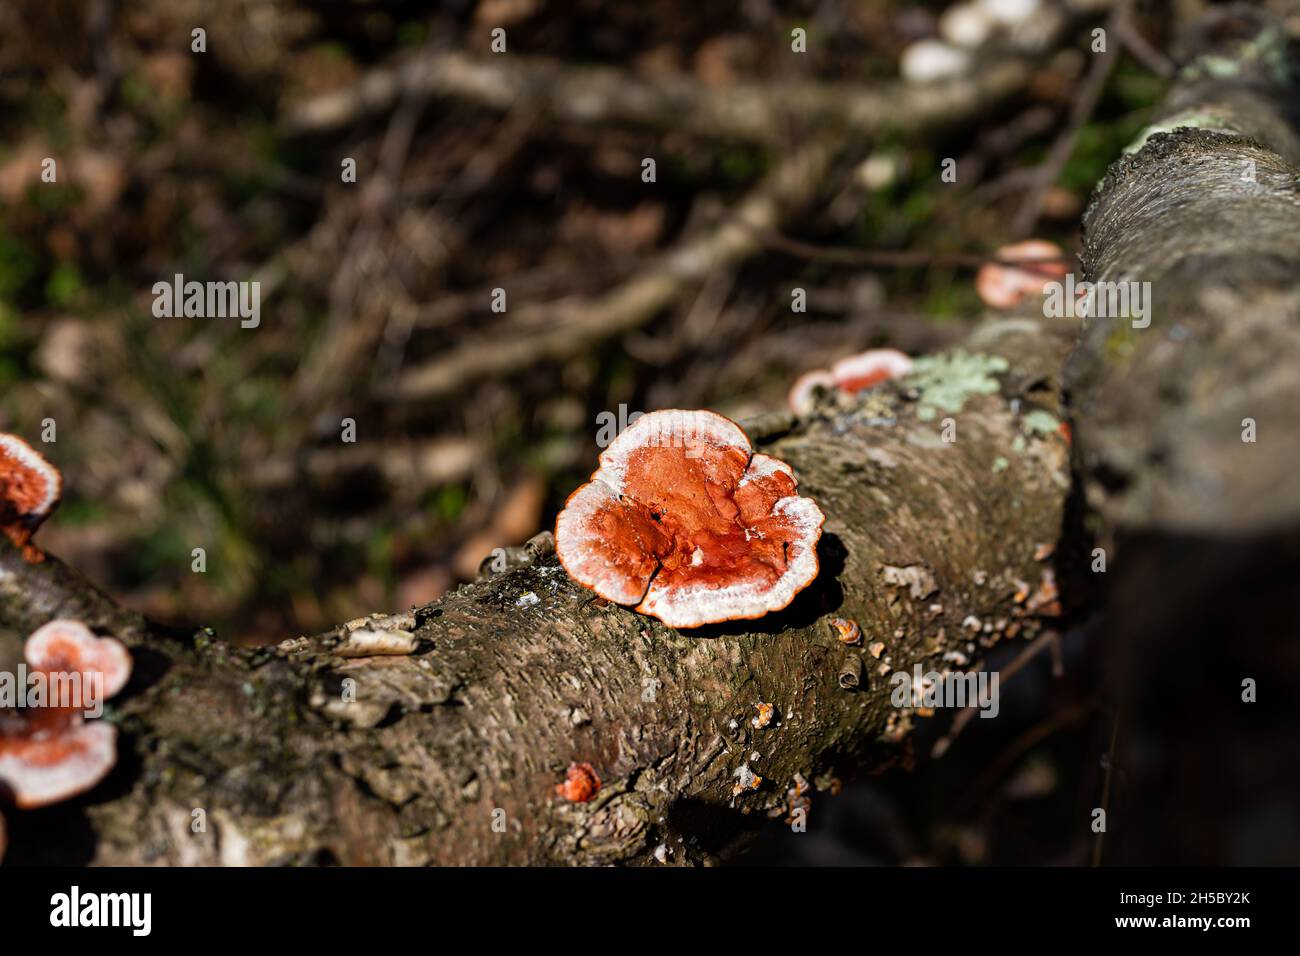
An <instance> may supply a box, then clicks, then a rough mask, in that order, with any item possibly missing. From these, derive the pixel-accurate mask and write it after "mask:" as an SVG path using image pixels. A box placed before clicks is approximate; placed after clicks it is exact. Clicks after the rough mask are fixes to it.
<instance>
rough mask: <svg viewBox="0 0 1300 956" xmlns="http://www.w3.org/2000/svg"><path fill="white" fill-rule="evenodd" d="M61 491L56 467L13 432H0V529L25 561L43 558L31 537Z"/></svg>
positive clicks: (55, 504)
mask: <svg viewBox="0 0 1300 956" xmlns="http://www.w3.org/2000/svg"><path fill="white" fill-rule="evenodd" d="M62 494H63V477H62V476H61V475H60V474H59V470H58V469H57V468H55V467H54V466H53V465H51V464H50V463H49V462H48V461H46V460H45V458H44V457H43V456H42V455H41V453H40V452H38V451H37V450H36V449H34V448H33V447H32V446H31V445H29V444H27V442H25V441H23V440H22V439H21V438H19V437H18V436H17V435H10V434H7V433H5V432H0V532H3V533H4V535H5V537H7V538H8V539H9V540H10V541H12V542H13V544H14V546H15V547H17V548H20V549H21V550H22V552H23V557H24V558H26V559H27V560H28V561H29V562H32V563H35V562H38V561H42V560H44V559H45V555H44V554H43V553H42V552H41V550H40V549H39V548H37V547H36V546H35V545H32V544H31V543H30V541H31V537H32V535H33V534H35V533H36V529H37V528H38V527H40V524H41V522H42V521H44V520H45V519H46V518H47V517H49V514H50V512H51V511H53V510H54V509H55V508H56V507H57V506H58V504H59V498H60V496H61V495H62Z"/></svg>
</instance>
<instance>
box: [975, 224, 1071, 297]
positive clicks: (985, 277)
mask: <svg viewBox="0 0 1300 956" xmlns="http://www.w3.org/2000/svg"><path fill="white" fill-rule="evenodd" d="M1064 256H1065V253H1064V252H1062V251H1061V247H1060V246H1058V245H1056V244H1055V243H1052V242H1047V241H1046V240H1043V239H1026V240H1025V241H1024V242H1016V243H1012V244H1011V245H1009V246H1003V247H1002V248H1000V249H999V250H998V251H997V252H996V253H994V257H995V258H997V259H999V260H1002V261H1005V262H1016V261H1018V260H1026V261H1024V262H1022V263H1021V264H1019V265H1014V266H1013V265H1001V264H1000V263H998V262H986V263H984V265H982V266H980V269H979V272H977V273H976V274H975V291H976V293H978V295H979V297H980V301H982V302H983V303H984V304H985V305H987V306H989V307H990V308H994V309H1014V308H1015V307H1016V306H1018V305H1019V304H1020V303H1021V302H1023V301H1024V300H1025V299H1027V298H1028V297H1029V296H1031V295H1038V294H1039V293H1040V292H1042V291H1043V290H1044V289H1045V288H1046V287H1047V286H1048V284H1050V283H1052V282H1055V281H1057V280H1060V279H1064V278H1065V276H1066V274H1067V273H1068V272H1069V271H1070V270H1069V269H1068V268H1067V267H1066V265H1065V263H1064V262H1063V261H1061V260H1062V259H1063V258H1064ZM1036 260H1037V261H1036Z"/></svg>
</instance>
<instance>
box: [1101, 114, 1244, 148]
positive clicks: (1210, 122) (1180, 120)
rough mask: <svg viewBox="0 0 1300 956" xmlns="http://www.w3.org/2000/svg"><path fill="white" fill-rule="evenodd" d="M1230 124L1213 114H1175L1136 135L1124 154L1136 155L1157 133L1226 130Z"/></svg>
mask: <svg viewBox="0 0 1300 956" xmlns="http://www.w3.org/2000/svg"><path fill="white" fill-rule="evenodd" d="M1230 128H1231V124H1230V123H1229V122H1228V121H1227V120H1226V119H1224V118H1223V117H1222V116H1218V115H1216V114H1214V113H1177V114H1175V115H1173V116H1170V117H1167V118H1165V119H1162V120H1161V121H1160V122H1158V123H1152V124H1151V125H1150V126H1148V127H1146V128H1145V129H1143V130H1142V132H1140V133H1138V135H1137V139H1135V140H1133V142H1131V143H1129V144H1128V145H1127V146H1125V147H1124V152H1125V153H1136V152H1137V151H1138V150H1140V149H1141V148H1142V147H1143V146H1145V145H1146V144H1147V140H1149V139H1150V138H1151V137H1152V136H1155V135H1156V134H1157V133H1172V132H1174V130H1179V129H1217V130H1228V129H1230Z"/></svg>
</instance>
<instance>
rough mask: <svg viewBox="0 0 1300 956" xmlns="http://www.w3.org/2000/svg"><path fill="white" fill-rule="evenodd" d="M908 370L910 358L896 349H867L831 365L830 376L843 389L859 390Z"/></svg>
mask: <svg viewBox="0 0 1300 956" xmlns="http://www.w3.org/2000/svg"><path fill="white" fill-rule="evenodd" d="M910 371H912V360H911V359H910V358H908V357H907V355H905V354H904V353H902V352H900V351H898V349H867V351H865V352H860V353H858V354H857V355H849V356H846V357H845V358H842V359H840V360H839V361H837V362H836V363H835V364H834V365H832V366H831V378H833V379H834V380H835V384H836V386H837V387H838V388H840V389H842V390H843V391H846V392H861V391H863V390H864V389H868V388H871V387H872V386H873V385H879V384H880V383H881V382H887V381H889V380H890V379H895V378H902V377H903V376H904V375H906V374H907V373H908V372H910Z"/></svg>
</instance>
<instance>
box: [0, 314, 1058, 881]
mask: <svg viewBox="0 0 1300 956" xmlns="http://www.w3.org/2000/svg"><path fill="white" fill-rule="evenodd" d="M1068 344H1069V343H1068V336H1063V335H1062V334H1061V333H1060V332H1059V330H1054V329H1052V328H1050V327H1048V326H1046V325H1044V324H1043V323H1041V322H1033V321H1029V320H1001V321H998V322H995V323H993V324H990V325H987V326H985V327H983V328H982V329H981V330H980V331H979V332H978V333H977V334H976V336H975V337H974V339H973V340H972V341H971V342H970V343H969V351H968V352H967V353H965V354H964V359H963V360H962V361H957V362H952V363H949V365H948V366H946V367H948V368H950V369H951V373H952V375H951V379H950V378H945V373H944V368H945V366H944V365H943V364H942V363H939V364H938V365H936V367H935V368H933V369H932V370H931V374H930V375H929V376H928V377H927V378H926V379H925V380H924V382H923V383H922V388H921V389H920V390H919V392H918V391H913V392H908V391H904V390H900V389H895V390H890V391H887V392H883V393H879V394H873V395H872V397H871V398H870V399H869V400H868V401H867V402H866V403H863V404H860V405H857V406H855V407H853V408H848V409H844V408H837V409H830V408H828V409H826V410H825V411H824V413H822V414H818V415H815V416H813V417H811V418H808V419H805V420H802V421H793V420H789V421H779V427H777V428H776V432H775V433H774V434H772V435H770V436H768V437H767V438H756V441H757V443H758V445H759V447H761V448H762V449H763V450H764V451H766V452H768V453H770V454H774V455H776V456H778V457H780V458H782V459H784V460H786V461H788V462H790V464H791V465H793V466H794V468H795V469H796V471H797V473H798V476H799V480H800V487H801V493H803V494H807V495H811V496H813V497H814V498H815V499H816V500H817V501H818V502H819V504H820V505H821V507H822V508H823V510H824V511H825V512H826V514H827V522H826V527H825V534H824V537H823V541H822V546H821V549H820V557H821V559H822V563H823V566H822V573H821V576H820V577H819V579H818V580H817V581H816V582H815V583H814V585H812V586H811V587H810V588H808V589H807V590H806V591H805V592H803V593H802V594H801V595H800V596H799V597H798V598H797V599H796V601H795V603H794V604H793V605H792V606H791V607H790V608H788V609H787V610H785V611H784V612H781V613H779V614H776V615H771V616H769V617H767V618H763V619H761V620H758V621H750V622H740V623H737V624H736V625H734V626H726V625H723V626H716V627H711V628H704V629H699V630H697V631H693V632H681V633H679V632H676V631H674V630H672V629H669V628H667V627H664V626H663V625H661V624H660V623H659V622H658V621H656V620H654V619H651V618H647V617H643V616H640V615H637V614H635V613H633V612H632V611H630V610H628V609H625V608H622V607H618V606H614V605H602V603H601V602H598V601H595V600H593V595H592V594H591V593H590V592H589V591H587V590H585V589H583V588H581V587H579V586H577V585H575V584H574V583H573V582H571V581H570V580H569V579H568V578H567V576H566V575H565V574H564V572H563V570H562V569H561V568H560V567H559V565H558V564H557V563H556V561H555V559H554V557H553V556H545V557H541V558H539V559H538V560H536V561H534V562H533V563H531V564H528V565H525V566H522V567H518V568H515V569H511V570H508V571H506V572H504V573H501V574H499V575H495V576H493V577H491V578H490V579H488V580H484V581H480V582H478V583H475V584H471V585H468V586H466V587H462V588H460V589H459V590H457V591H455V592H454V593H452V594H450V595H448V596H447V597H446V598H444V599H443V600H441V601H439V602H438V603H436V604H433V605H430V606H428V607H423V608H419V609H416V610H414V611H413V612H411V613H410V614H406V615H400V616H398V617H393V618H375V619H368V620H366V621H363V622H353V624H352V625H349V626H345V627H343V628H340V629H339V630H338V631H337V632H331V633H330V634H326V635H321V636H318V637H315V638H302V639H299V640H296V641H292V642H288V643H286V644H285V645H282V646H281V647H279V648H276V649H267V650H238V649H234V648H232V647H229V646H227V645H225V644H222V643H220V642H217V641H214V640H211V639H209V638H208V637H206V636H204V635H202V634H200V635H197V636H195V637H186V638H185V639H184V640H175V639H172V638H170V637H167V636H165V635H159V634H157V633H155V632H153V631H151V630H149V629H148V627H146V626H144V625H143V623H142V622H139V621H138V620H136V619H134V618H131V617H129V616H124V615H123V614H122V613H121V612H119V611H117V610H116V609H115V608H114V607H113V606H112V605H111V603H110V602H106V601H103V600H101V599H99V598H95V599H93V600H88V599H87V598H85V597H83V596H82V595H84V594H85V593H87V592H85V591H84V590H83V588H82V586H81V585H80V584H79V583H78V582H76V581H75V578H74V577H73V576H72V575H71V573H70V572H68V571H67V569H65V568H63V567H62V566H61V565H60V564H59V563H58V562H57V561H55V560H53V559H51V560H49V561H47V562H45V563H43V564H40V565H27V564H25V563H24V562H23V561H22V559H21V557H19V556H17V555H16V554H13V553H10V552H6V553H5V554H4V555H3V558H0V567H3V570H4V576H3V578H0V581H2V582H3V583H4V584H5V586H6V587H5V590H6V591H7V592H8V593H9V599H8V600H7V602H6V614H5V616H6V619H7V622H8V625H9V627H10V628H11V629H12V632H13V633H15V634H17V633H20V632H22V631H24V630H26V629H28V628H30V627H32V626H34V625H35V624H37V623H39V622H40V621H42V620H45V619H48V617H50V616H53V615H55V614H75V615H77V616H81V617H83V618H85V619H86V620H88V622H89V623H92V624H94V625H96V626H99V627H102V628H104V629H107V630H113V631H115V632H117V633H119V634H120V635H121V636H122V637H123V638H124V639H125V640H127V642H128V643H129V644H130V645H131V646H132V650H133V653H134V654H135V656H136V661H137V673H136V676H135V677H134V678H133V680H132V683H131V685H130V686H129V687H128V689H127V691H126V692H125V693H124V694H123V695H122V696H121V697H120V698H119V699H118V700H117V701H114V702H113V703H112V706H111V710H110V713H109V719H112V720H114V721H115V722H117V724H118V725H119V727H120V728H121V730H122V739H121V750H122V760H121V766H120V768H119V769H118V770H117V771H116V772H115V773H114V775H113V776H112V777H111V778H110V780H109V781H107V782H106V783H105V784H104V785H103V786H101V787H100V788H99V789H97V790H96V791H95V792H94V794H92V795H91V796H89V797H87V798H85V799H82V800H78V801H74V802H72V803H69V804H66V805H63V806H59V807H52V808H49V809H47V810H43V811H38V812H31V813H25V814H22V815H17V814H15V819H13V820H12V821H11V823H12V826H11V828H10V829H11V831H12V832H11V840H12V845H11V850H10V855H11V860H13V861H15V862H19V861H22V860H33V859H44V860H64V861H68V860H86V861H89V860H93V861H95V862H99V863H116V864H122V863H184V864H192V863H224V864H237V863H291V862H298V863H309V862H310V863H317V862H330V861H337V862H342V863H349V864H370V863H385V864H386V863H399V864H401V863H444V864H458V863H601V862H644V861H647V860H649V859H651V858H652V856H653V854H654V851H655V849H656V847H658V846H660V845H661V844H662V845H663V846H664V847H665V849H664V850H663V851H661V852H660V855H661V856H662V857H663V858H664V859H665V860H667V861H669V862H687V861H700V860H708V859H711V858H712V857H713V856H714V855H715V854H717V853H718V852H719V851H721V850H723V849H724V845H725V843H726V842H727V841H728V840H729V839H730V838H731V837H733V836H734V835H735V834H736V833H737V832H738V831H740V830H742V829H743V828H744V826H745V824H746V823H747V822H751V821H747V820H746V819H745V817H746V815H749V816H750V817H751V818H753V817H754V816H755V815H763V814H766V813H767V812H768V811H775V810H778V809H780V808H783V807H785V806H786V805H787V803H788V799H789V798H788V791H789V790H790V789H791V788H795V787H796V786H797V780H798V779H800V778H802V779H804V780H807V781H808V782H809V783H810V785H812V786H814V787H817V788H822V789H824V788H827V787H830V786H832V785H833V781H834V778H835V777H836V776H837V775H841V774H844V775H847V774H848V773H850V772H851V771H852V770H853V768H854V767H855V766H857V765H858V764H859V763H860V762H861V761H862V760H863V759H866V760H868V761H885V760H889V759H893V758H896V757H897V756H899V753H900V751H899V747H900V742H901V741H903V740H904V738H905V736H906V729H907V726H908V723H909V721H911V720H913V719H917V718H915V716H914V714H913V713H912V712H911V711H910V710H899V709H897V708H895V707H893V706H892V705H891V703H890V692H891V685H890V683H889V681H888V677H887V675H886V674H885V673H882V671H885V670H889V672H890V673H892V672H893V671H899V670H901V671H908V672H910V669H911V667H912V665H913V664H914V663H916V662H922V663H924V664H925V665H926V667H927V668H928V667H930V666H931V665H934V666H936V667H937V668H938V669H943V668H944V667H949V666H952V665H950V664H945V663H943V662H942V661H941V656H942V655H943V654H944V653H945V652H950V651H951V652H957V653H959V654H963V655H966V656H968V657H970V658H978V656H979V654H980V652H981V649H982V648H983V647H985V646H987V645H990V644H992V643H993V642H995V641H997V640H999V639H1001V638H1003V636H1004V635H1005V634H1007V633H1008V632H1010V633H1015V634H1016V635H1017V638H1018V639H1023V638H1026V637H1029V636H1031V635H1032V634H1033V633H1034V632H1035V631H1036V629H1037V628H1038V626H1039V624H1038V622H1037V621H1036V620H1034V619H1033V618H1032V616H1031V615H1029V613H1028V612H1027V611H1026V609H1025V606H1024V604H1022V603H1017V601H1016V600H1015V599H1014V595H1015V594H1016V592H1017V591H1020V592H1022V594H1021V600H1022V601H1023V600H1024V596H1023V591H1024V584H1025V583H1030V584H1033V585H1037V584H1038V583H1039V581H1040V579H1041V575H1042V573H1043V570H1044V565H1043V564H1042V563H1041V562H1039V561H1037V560H1036V559H1035V550H1036V546H1037V545H1038V544H1040V543H1043V542H1051V541H1055V540H1056V539H1057V537H1058V535H1059V533H1060V529H1061V524H1062V520H1063V517H1062V516H1063V503H1064V499H1065V494H1066V488H1067V485H1068V481H1067V458H1068V452H1067V447H1066V443H1065V441H1064V440H1063V438H1061V437H1060V436H1059V435H1057V434H1055V433H1050V432H1049V433H1044V432H1043V431H1042V430H1041V429H1039V430H1036V429H1034V428H1030V427H1028V426H1027V425H1026V415H1027V414H1028V413H1029V412H1031V411H1032V410H1034V409H1037V410H1038V411H1040V412H1043V411H1046V412H1047V413H1049V414H1055V413H1056V411H1057V409H1056V406H1055V402H1056V395H1057V394H1058V385H1059V383H1058V382H1057V380H1056V378H1055V375H1056V371H1055V370H1058V369H1059V368H1060V365H1061V362H1062V360H1063V357H1064V353H1065V351H1066V349H1067V348H1068ZM1001 368H1005V369H1009V371H1003V372H1000V373H998V372H994V371H993V370H994V369H1001ZM925 382H928V383H929V384H925ZM989 385H991V386H992V387H993V388H994V391H993V393H992V394H987V393H985V388H986V387H987V386H989ZM931 391H933V392H934V394H936V395H938V396H939V397H940V398H941V399H942V400H943V401H945V402H949V403H951V402H953V401H957V402H958V403H959V405H960V407H959V408H953V407H952V406H951V404H950V405H949V408H950V409H951V410H942V411H941V415H942V417H940V418H934V419H931V420H925V419H926V418H928V417H929V416H928V414H927V413H925V412H921V410H922V409H926V408H928V407H930V406H929V405H928V404H927V393H929V392H931ZM954 396H955V398H954ZM918 412H921V416H922V417H918ZM945 417H951V418H952V419H953V422H954V423H955V427H956V441H954V442H952V443H946V442H944V441H943V440H942V437H941V436H942V432H943V429H944V427H945V422H944V421H943V418H945ZM779 418H780V417H779V416H778V419H779ZM764 430H771V426H770V425H767V426H763V425H761V424H760V425H759V426H758V427H755V428H754V431H755V432H756V433H761V432H763V431H764ZM529 595H531V596H529ZM526 596H528V597H526ZM532 596H535V597H536V599H537V600H536V601H534V600H533V597H532ZM831 616H839V617H847V618H852V619H854V620H855V621H857V622H858V624H859V625H860V627H861V629H862V631H863V635H864V641H863V642H862V644H861V645H858V646H845V645H843V644H841V643H839V641H838V640H837V639H836V637H835V636H834V635H833V633H832V632H831V630H830V628H829V626H828V620H829V618H830V617H831ZM975 622H978V623H975ZM358 626H365V627H367V628H391V627H397V628H401V629H403V630H408V631H410V632H412V633H413V634H414V635H415V637H416V638H417V640H418V643H417V645H416V647H415V651H414V653H412V654H410V655H404V656H387V657H369V658H349V657H345V656H342V654H341V653H340V651H344V650H346V648H345V647H344V646H343V644H344V643H345V635H346V632H347V631H348V630H349V628H352V629H355V627H358ZM877 642H879V643H881V644H883V645H884V649H883V650H878V653H879V655H880V656H879V658H877V657H876V656H875V655H873V653H872V651H871V647H872V645H875V644H876V643H877ZM886 661H888V662H889V667H888V668H886V666H885V662H886ZM846 665H847V666H852V667H853V668H855V670H858V671H860V672H861V673H862V675H863V678H862V680H861V683H860V686H859V687H858V688H857V689H856V690H849V689H845V688H844V687H842V686H841V682H840V674H841V672H842V671H843V670H844V669H845V668H846ZM345 680H350V681H352V682H355V683H354V684H351V685H345V683H344V682H345ZM348 687H351V688H352V690H353V691H354V693H351V694H346V693H345V690H347V688H348ZM353 698H354V699H353ZM760 702H763V703H770V704H773V705H774V706H775V708H776V717H775V718H774V719H773V720H772V722H771V723H770V724H769V725H768V726H766V727H764V728H761V729H759V728H755V727H754V726H753V724H752V721H753V718H754V717H755V716H756V714H757V710H756V707H755V705H756V704H758V703H760ZM571 762H579V763H584V762H585V763H590V764H591V765H592V766H593V767H594V768H595V770H596V772H597V774H598V775H599V776H600V778H601V780H602V781H603V785H602V787H601V789H600V791H599V792H598V793H597V795H596V797H595V798H594V799H593V800H591V801H590V802H588V803H585V804H573V803H568V802H567V801H565V800H563V799H562V798H560V797H559V796H558V795H557V794H556V792H555V786H556V784H557V783H559V782H560V781H562V780H563V779H564V775H565V771H566V768H567V767H568V765H569V764H570V763H571ZM744 765H747V766H748V767H749V768H750V769H751V770H752V771H753V772H754V773H756V774H758V775H759V776H760V777H761V778H762V781H761V783H759V784H758V785H757V787H756V788H754V789H749V790H746V791H745V792H743V793H742V794H741V795H739V796H736V795H734V793H733V791H734V790H735V788H736V786H737V783H738V779H739V778H738V777H737V772H738V771H739V770H740V768H741V767H742V766H744ZM196 810H201V811H202V814H198V815H196V813H195V811H196ZM199 819H202V820H203V823H204V825H205V826H204V829H203V830H202V831H200V832H195V827H194V826H193V824H194V823H195V821H196V820H199ZM774 825H776V824H774Z"/></svg>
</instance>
